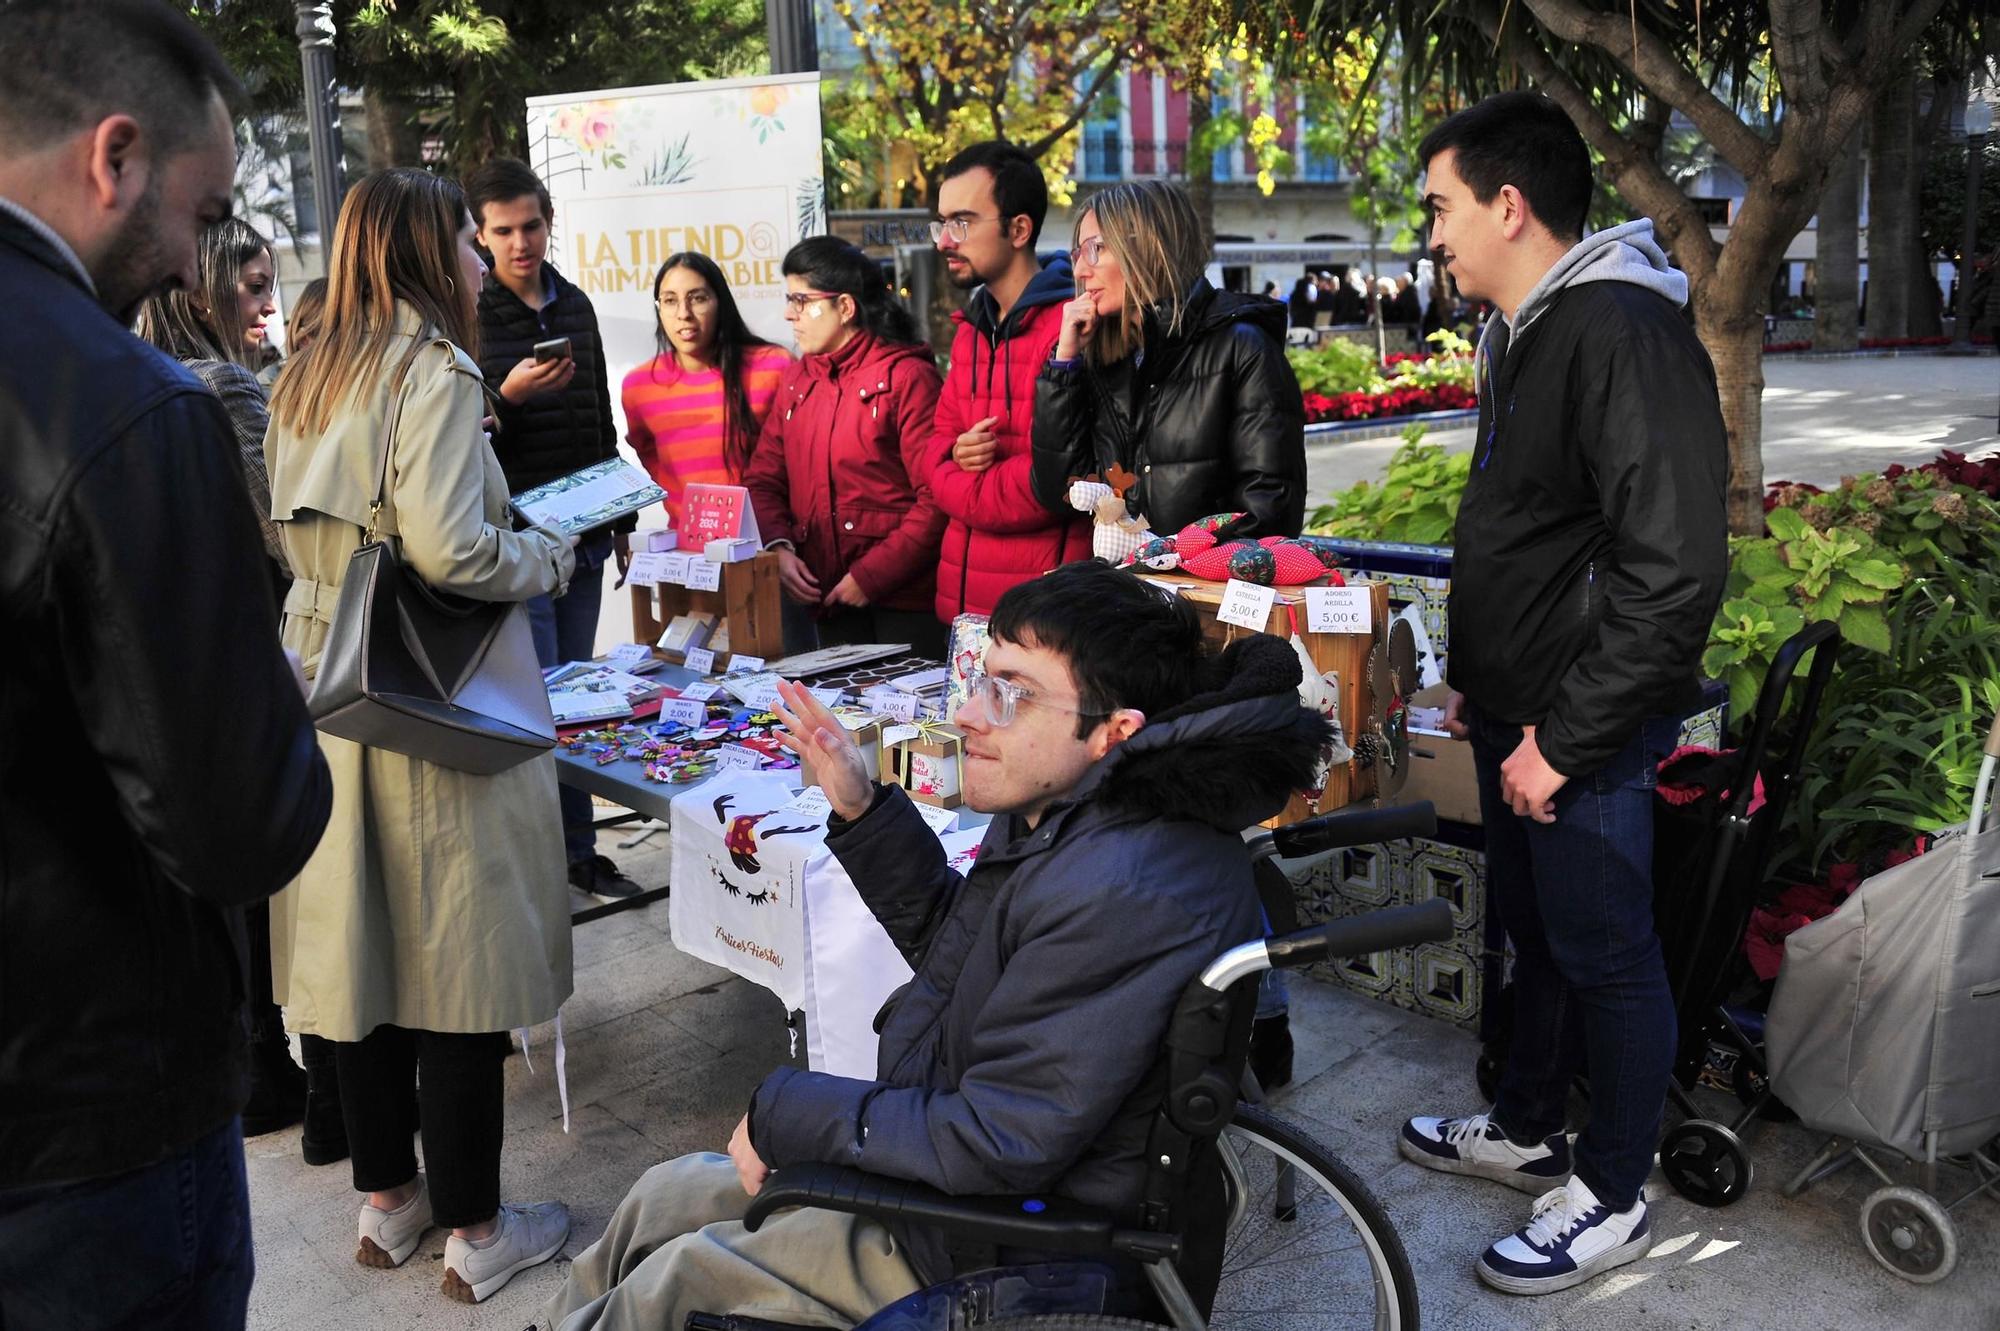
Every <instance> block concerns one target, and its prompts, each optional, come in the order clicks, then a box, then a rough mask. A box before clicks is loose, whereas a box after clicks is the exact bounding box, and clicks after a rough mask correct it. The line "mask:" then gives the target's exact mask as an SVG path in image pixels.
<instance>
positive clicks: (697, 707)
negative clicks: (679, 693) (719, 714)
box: [660, 698, 708, 726]
mask: <svg viewBox="0 0 2000 1331" xmlns="http://www.w3.org/2000/svg"><path fill="white" fill-rule="evenodd" d="M707 719H708V709H707V708H706V707H703V706H702V705H701V703H700V702H698V701H696V700H695V699H692V698H668V699H667V700H666V701H664V702H662V703H661V704H660V720H662V721H664V722H667V723H668V724H670V725H676V726H698V725H700V724H701V723H702V722H703V721H706V720H707Z"/></svg>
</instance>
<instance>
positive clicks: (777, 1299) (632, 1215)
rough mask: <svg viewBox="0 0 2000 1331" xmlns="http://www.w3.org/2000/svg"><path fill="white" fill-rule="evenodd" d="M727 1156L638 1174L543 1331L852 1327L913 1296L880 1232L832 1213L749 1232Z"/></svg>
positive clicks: (573, 1271)
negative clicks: (724, 1316)
mask: <svg viewBox="0 0 2000 1331" xmlns="http://www.w3.org/2000/svg"><path fill="white" fill-rule="evenodd" d="M749 1209H750V1198H749V1197H747V1196H746V1195H745V1194H744V1192H743V1188H742V1185H741V1184H740V1183H738V1182H737V1179H736V1167H735V1166H734V1165H733V1164H731V1163H730V1160H729V1157H728V1156H725V1155H713V1154H702V1155H684V1156H682V1157H681V1158H680V1159H678V1160H669V1161H667V1162H666V1163H665V1164H662V1165H655V1166H653V1168H651V1169H649V1170H647V1171H646V1173H645V1175H644V1176H643V1177H642V1178H640V1180H639V1181H638V1183H637V1184H635V1185H633V1188H632V1191H630V1192H629V1193H627V1194H625V1200H624V1201H622V1202H620V1203H619V1204H618V1210H617V1212H616V1213H615V1214H613V1215H612V1217H611V1223H610V1225H609V1226H607V1227H606V1229H605V1231H604V1237H603V1238H600V1239H599V1240H598V1241H597V1242H596V1243H593V1244H591V1245H590V1247H588V1248H586V1249H585V1250H584V1251H583V1253H582V1255H581V1256H579V1257H578V1258H577V1259H576V1261H575V1262H574V1263H572V1264H571V1266H570V1269H569V1279H568V1280H566V1281H565V1282H564V1283H563V1287H562V1290H561V1291H560V1292H559V1293H558V1294H557V1295H556V1297H555V1298H554V1299H552V1300H550V1301H549V1304H548V1306H547V1307H546V1308H544V1309H543V1310H542V1315H541V1318H540V1320H539V1321H538V1322H537V1323H536V1326H537V1327H538V1328H543V1329H544V1331H680V1329H681V1327H682V1326H683V1324H685V1322H686V1321H687V1315H688V1314H689V1313H690V1312H708V1313H744V1314H748V1315H750V1316H754V1317H767V1318H770V1319H771V1320H773V1321H778V1322H797V1323H800V1324H801V1325H806V1326H828V1327H842V1328H845V1327H852V1326H853V1325H854V1324H855V1323H857V1322H860V1321H863V1320H865V1319H866V1318H867V1317H869V1316H870V1315H871V1314H873V1313H874V1312H875V1311H876V1310H877V1309H879V1308H881V1307H883V1306H884V1305H885V1304H889V1303H893V1302H895V1301H896V1300H897V1299H900V1298H903V1297H904V1296H905V1295H908V1294H911V1293H914V1292H915V1291H916V1289H917V1288H918V1285H917V1277H916V1273H915V1272H914V1271H912V1270H911V1269H910V1264H909V1263H908V1262H907V1261H905V1260H904V1259H903V1255H902V1253H901V1252H900V1251H899V1250H898V1248H897V1245H896V1241H895V1239H894V1238H892V1237H891V1236H890V1234H889V1231H888V1230H887V1229H885V1228H884V1227H883V1226H881V1225H879V1224H877V1223H876V1222H874V1221H873V1220H862V1219H857V1218H856V1217H854V1216H850V1215H842V1214H840V1213H838V1212H834V1211H820V1210H814V1209H810V1208H808V1209H802V1210H796V1211H785V1212H782V1213H780V1214H778V1215H776V1216H774V1217H772V1218H771V1219H769V1220H767V1221H765V1222H764V1226H763V1228H762V1229H759V1230H758V1231H757V1232H756V1233H754V1234H753V1233H751V1232H750V1231H749V1230H747V1229H745V1228H744V1227H743V1224H742V1220H743V1215H744V1213H745V1212H746V1211H748V1210H749Z"/></svg>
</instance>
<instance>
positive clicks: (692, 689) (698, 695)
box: [681, 683, 722, 702]
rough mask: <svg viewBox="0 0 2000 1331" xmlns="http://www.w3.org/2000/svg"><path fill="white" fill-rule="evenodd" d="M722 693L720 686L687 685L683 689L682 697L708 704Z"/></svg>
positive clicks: (706, 684)
mask: <svg viewBox="0 0 2000 1331" xmlns="http://www.w3.org/2000/svg"><path fill="white" fill-rule="evenodd" d="M720 692H722V686H721V685H720V684H709V683H700V684H686V685H683V686H682V687H681V697H683V698H691V699H693V700H694V701H695V702H707V701H708V700H709V699H710V698H713V697H714V696H715V695H716V694H718V693H720Z"/></svg>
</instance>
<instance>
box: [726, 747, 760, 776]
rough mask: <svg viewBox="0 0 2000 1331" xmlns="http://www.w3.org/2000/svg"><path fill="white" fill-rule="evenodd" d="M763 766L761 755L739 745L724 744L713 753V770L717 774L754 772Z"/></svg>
mask: <svg viewBox="0 0 2000 1331" xmlns="http://www.w3.org/2000/svg"><path fill="white" fill-rule="evenodd" d="M763 765H764V755H763V754H761V753H759V752H757V750H755V749H746V748H744V747H743V746H742V745H741V744H725V745H723V746H722V747H721V748H719V749H717V750H716V751H715V770H716V771H718V772H734V771H738V770H741V771H746V772H754V771H756V770H757V769H758V768H760V767H762V766H763Z"/></svg>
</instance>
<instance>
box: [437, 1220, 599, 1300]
mask: <svg viewBox="0 0 2000 1331" xmlns="http://www.w3.org/2000/svg"><path fill="white" fill-rule="evenodd" d="M499 1219H500V1227H499V1228H498V1229H496V1230H494V1231H493V1237H492V1238H491V1239H490V1240H488V1241H486V1242H485V1243H484V1244H483V1245H481V1246H474V1245H473V1243H472V1242H471V1241H470V1240H469V1239H462V1238H460V1237H459V1236H458V1235H456V1234H454V1235H452V1236H451V1237H450V1238H448V1239H446V1240H445V1242H444V1293H445V1297H446V1298H450V1299H457V1300H458V1301H459V1302H460V1303H479V1302H482V1301H484V1300H485V1299H486V1298H487V1296H489V1295H491V1294H492V1293H494V1291H496V1290H498V1289H499V1288H500V1287H501V1286H502V1285H505V1284H506V1283H507V1282H508V1281H510V1280H512V1279H513V1278H514V1276H515V1275H516V1273H518V1272H521V1271H525V1270H527V1269H528V1268H529V1267H531V1266H538V1265H540V1264H541V1263H543V1262H546V1261H547V1260H549V1258H551V1257H553V1256H555V1255H556V1254H557V1253H559V1252H561V1251H562V1246H563V1244H564V1243H566V1242H568V1241H569V1210H568V1208H567V1207H565V1206H564V1205H563V1204H562V1203H561V1202H534V1203H532V1204H530V1205H526V1206H519V1205H516V1204H514V1203H512V1202H504V1203H502V1204H501V1206H500V1216H499Z"/></svg>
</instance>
